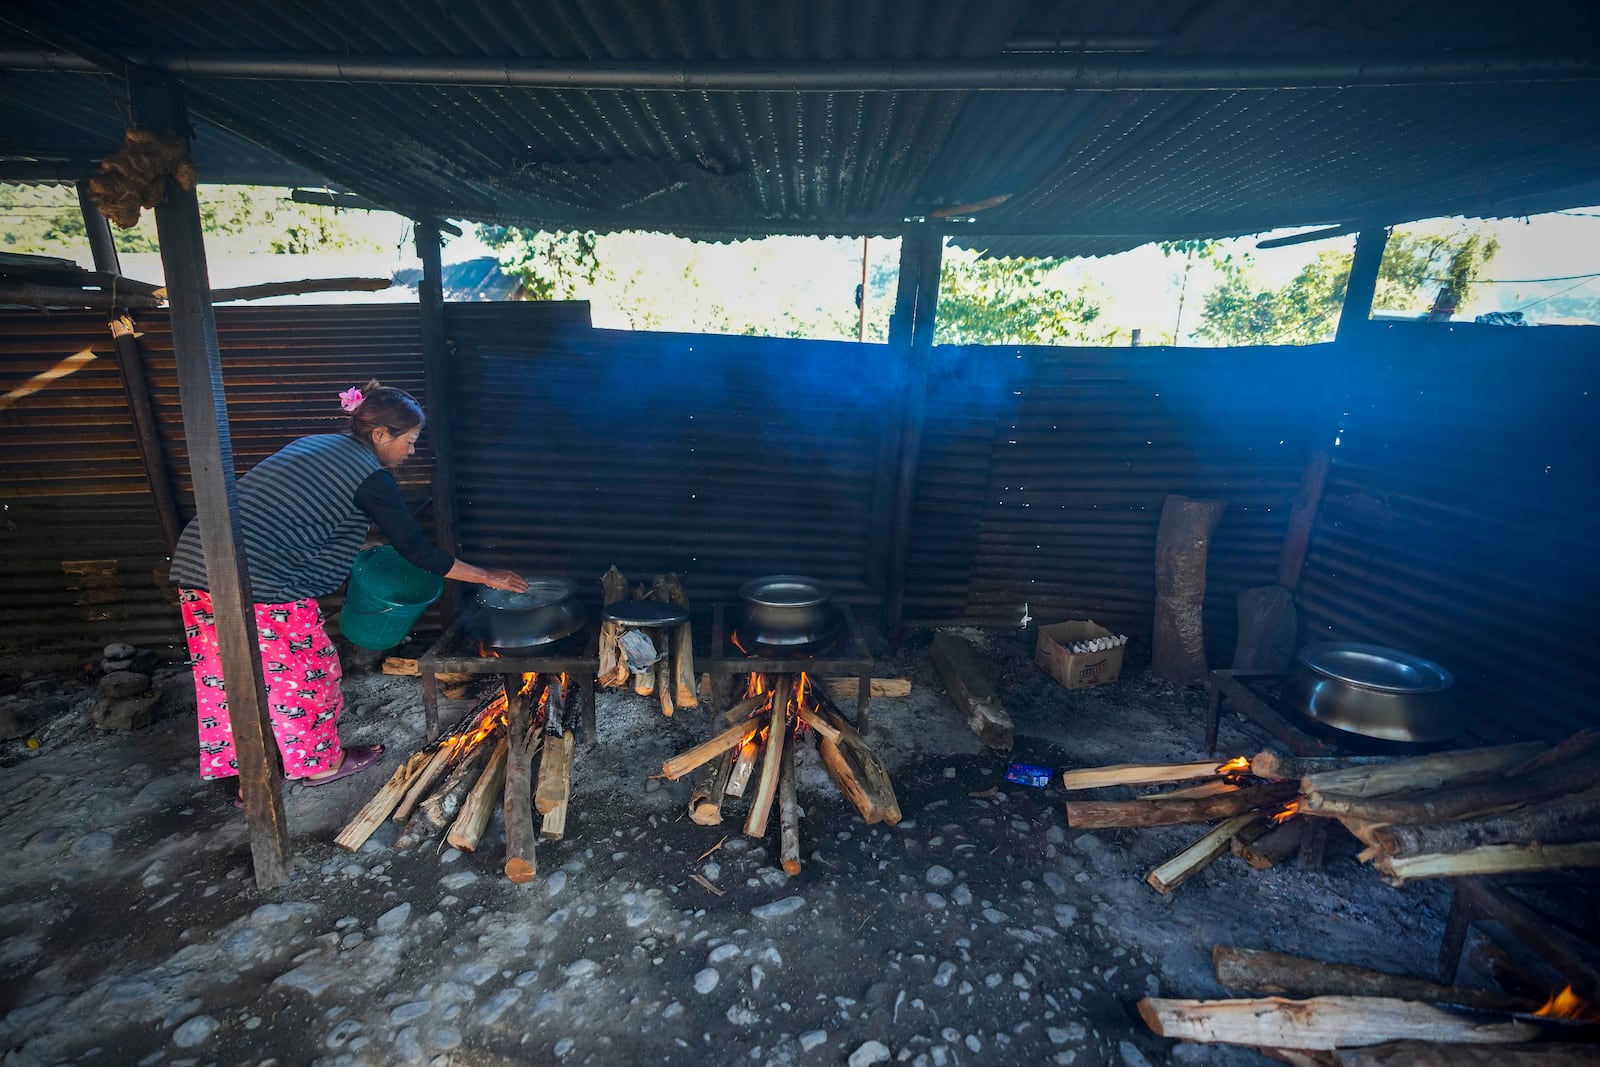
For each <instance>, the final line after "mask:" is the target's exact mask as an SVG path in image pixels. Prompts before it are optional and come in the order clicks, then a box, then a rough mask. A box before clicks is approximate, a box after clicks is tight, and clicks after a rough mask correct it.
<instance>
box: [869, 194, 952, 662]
mask: <svg viewBox="0 0 1600 1067" xmlns="http://www.w3.org/2000/svg"><path fill="white" fill-rule="evenodd" d="M943 260H944V235H943V234H941V233H940V232H939V231H938V229H937V228H935V227H933V226H930V225H926V224H924V225H922V226H919V227H917V228H916V229H914V230H910V231H907V232H906V234H905V235H904V236H903V237H902V238H901V241H900V278H899V285H898V288H897V289H896V292H895V303H894V315H893V317H892V318H891V319H890V320H889V351H890V354H891V358H896V357H898V358H899V360H900V362H901V364H902V366H904V368H905V379H904V398H903V403H902V414H901V419H900V449H899V463H898V466H897V468H896V473H895V485H894V512H893V515H894V520H893V524H892V525H891V527H890V530H889V546H888V576H887V582H886V589H885V591H884V632H885V633H886V634H887V635H888V636H889V638H890V639H891V640H896V639H898V637H899V633H900V627H901V623H902V619H903V616H904V614H905V600H906V575H907V571H908V569H909V561H910V555H911V517H912V505H913V503H914V501H915V497H916V488H917V465H918V461H919V459H920V455H921V452H922V420H923V416H924V413H925V410H926V401H927V395H928V358H929V356H930V354H931V353H932V351H933V328H934V321H935V319H934V317H935V314H936V312H937V310H938V304H939V270H940V267H941V265H942V264H943Z"/></svg>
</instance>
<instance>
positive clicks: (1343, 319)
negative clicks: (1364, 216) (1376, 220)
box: [1334, 226, 1389, 342]
mask: <svg viewBox="0 0 1600 1067" xmlns="http://www.w3.org/2000/svg"><path fill="white" fill-rule="evenodd" d="M1388 243H1389V229H1388V227H1386V226H1365V227H1363V228H1362V230H1361V232H1360V233H1358V234H1356V251H1355V256H1354V258H1353V259H1352V260H1351V262H1350V280H1349V281H1348V282H1346V283H1345V289H1344V305H1343V306H1342V307H1341V308H1340V309H1339V328H1338V330H1337V331H1336V332H1335V334H1334V340H1335V341H1336V342H1342V341H1348V340H1349V339H1350V338H1352V337H1354V336H1356V335H1357V334H1358V333H1359V332H1360V331H1361V330H1362V329H1363V328H1364V327H1365V326H1366V325H1367V323H1368V321H1369V320H1370V319H1371V318H1372V298H1373V297H1374V296H1375V295H1377V292H1378V268H1379V267H1381V266H1382V265H1383V250H1384V247H1385V246H1386V245H1387V244H1388Z"/></svg>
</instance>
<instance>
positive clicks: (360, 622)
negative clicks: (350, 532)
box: [339, 545, 444, 652]
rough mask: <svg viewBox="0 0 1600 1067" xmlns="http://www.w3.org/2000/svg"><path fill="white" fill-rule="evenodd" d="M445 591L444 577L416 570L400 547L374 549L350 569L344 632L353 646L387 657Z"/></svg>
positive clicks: (341, 624) (342, 615) (341, 620)
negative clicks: (388, 650)
mask: <svg viewBox="0 0 1600 1067" xmlns="http://www.w3.org/2000/svg"><path fill="white" fill-rule="evenodd" d="M442 592H444V579H443V578H441V577H439V576H438V575H437V574H434V573H433V572H431V571H425V570H423V569H422V568H421V567H413V566H412V565H411V564H409V563H407V562H406V561H405V560H404V559H402V558H401V556H400V553H398V552H396V551H395V550H394V546H392V545H378V546H376V547H374V548H369V549H367V550H366V551H365V552H362V553H361V554H360V555H359V556H357V557H356V561H355V563H354V565H352V566H351V568H350V585H349V587H348V588H347V589H346V590H345V594H344V608H343V610H341V612H340V613H339V629H340V630H342V631H344V635H345V637H346V638H348V639H349V640H350V642H351V643H352V644H355V645H359V646H360V647H361V648H365V649H370V650H372V651H374V652H382V651H383V650H384V649H388V648H393V647H394V646H395V645H398V644H399V643H400V642H401V641H404V640H405V637H406V634H408V633H410V632H411V627H413V626H415V625H416V623H417V620H418V619H420V618H421V617H422V613H423V612H424V611H427V610H428V605H429V604H432V603H433V602H434V601H435V600H438V599H439V594H440V593H442Z"/></svg>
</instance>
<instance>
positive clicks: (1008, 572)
mask: <svg viewBox="0 0 1600 1067" xmlns="http://www.w3.org/2000/svg"><path fill="white" fill-rule="evenodd" d="M1327 353H1328V349H1326V348H1235V349H1172V348H1138V349H1103V348H1102V349H1076V350H1075V349H1059V348H1021V349H1017V348H1004V349H1002V348H987V349H967V350H964V351H950V350H940V352H939V356H940V357H941V366H940V367H939V368H936V370H935V373H934V376H933V379H932V380H931V382H930V403H929V408H928V422H927V426H926V428H925V432H924V441H925V447H924V468H923V476H922V478H921V479H920V480H919V484H918V495H917V516H916V526H915V533H914V542H913V544H914V550H913V557H912V558H913V561H914V566H913V572H912V575H911V579H910V582H909V590H908V595H907V614H908V616H910V617H912V618H914V619H915V620H916V621H923V622H936V621H956V620H960V621H967V622H975V623H982V624H989V625H996V626H1005V625H1012V626H1016V625H1020V623H1021V619H1022V615H1023V611H1024V607H1026V609H1027V611H1028V613H1029V614H1031V615H1032V617H1033V618H1034V619H1036V620H1038V621H1040V622H1051V621H1058V620H1061V619H1068V618H1092V619H1095V620H1096V621H1098V622H1100V623H1102V624H1104V625H1106V626H1110V627H1112V628H1114V629H1117V630H1119V631H1121V632H1125V633H1128V634H1130V635H1132V636H1141V637H1144V638H1146V639H1148V636H1149V633H1150V630H1151V625H1152V612H1153V604H1154V596H1155V563H1154V559H1155V542H1156V531H1157V528H1158V526H1159V524H1160V519H1161V509H1162V505H1163V504H1164V503H1165V501H1166V498H1167V496H1168V495H1169V494H1174V493H1176V494H1181V495H1185V496H1191V497H1201V498H1207V499H1218V500H1223V501H1225V502H1226V503H1227V505H1228V507H1227V510H1226V511H1225V512H1224V514H1223V518H1222V522H1221V524H1220V525H1219V527H1218V529H1217V532H1216V535H1215V536H1214V538H1213V539H1212V543H1211V548H1210V554H1209V582H1208V586H1207V601H1206V616H1207V617H1206V628H1207V635H1208V641H1209V643H1210V645H1211V654H1212V659H1213V662H1219V663H1226V662H1228V661H1229V660H1231V657H1232V649H1233V641H1234V634H1235V632H1236V629H1237V616H1236V608H1235V604H1236V598H1237V596H1238V593H1239V591H1240V590H1242V589H1245V588H1248V587H1249V586H1253V585H1261V584H1264V583H1268V582H1271V581H1273V580H1274V579H1275V576H1276V569H1277V559H1278V552H1279V549H1280V547H1281V545H1282V541H1283V535H1284V530H1285V528H1286V524H1287V522H1288V512H1289V506H1290V504H1291V502H1292V501H1293V498H1294V493H1295V489H1296V487H1297V485H1298V484H1299V480H1300V476H1301V472H1302V471H1303V469H1304V467H1305V464H1306V461H1307V459H1308V457H1309V455H1310V453H1311V451H1312V449H1313V447H1314V446H1315V444H1316V433H1317V427H1318V426H1319V425H1320V426H1322V427H1324V428H1329V427H1331V425H1332V416H1333V414H1334V413H1335V410H1336V409H1335V408H1333V407H1332V406H1331V405H1330V404H1329V403H1328V401H1327V399H1326V387H1325V385H1324V384H1323V383H1324V381H1325V376H1326V373H1327V367H1326V360H1327Z"/></svg>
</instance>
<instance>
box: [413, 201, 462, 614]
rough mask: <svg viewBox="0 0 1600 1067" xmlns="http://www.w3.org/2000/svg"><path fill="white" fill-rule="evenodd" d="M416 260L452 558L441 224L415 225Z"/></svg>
mask: <svg viewBox="0 0 1600 1067" xmlns="http://www.w3.org/2000/svg"><path fill="white" fill-rule="evenodd" d="M416 235H417V255H418V256H419V257H420V258H421V260H422V280H421V281H420V282H418V283H417V306H418V310H419V311H420V317H419V322H418V332H419V334H420V335H421V337H420V342H421V345H422V379H423V387H424V394H425V397H426V400H427V404H428V431H427V432H428V444H429V447H431V448H432V449H433V520H434V527H435V535H436V536H437V538H438V540H439V543H440V544H442V545H443V546H444V550H445V551H446V552H448V553H450V554H451V555H452V556H454V555H459V554H460V552H461V541H460V531H459V529H458V528H457V523H456V479H455V463H454V462H453V457H452V456H451V447H450V446H451V442H452V440H454V438H453V436H452V432H451V430H452V426H453V424H454V418H453V412H452V410H451V405H452V403H453V397H452V389H451V383H450V358H449V352H448V351H447V349H446V345H445V332H444V267H443V265H442V264H441V262H440V238H439V224H438V223H437V222H435V221H434V220H432V219H418V220H417V221H416ZM439 603H440V611H441V612H443V613H444V615H445V624H446V625H448V624H449V622H450V620H451V617H453V615H454V604H455V598H454V597H453V596H443V597H441V598H440V600H439Z"/></svg>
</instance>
